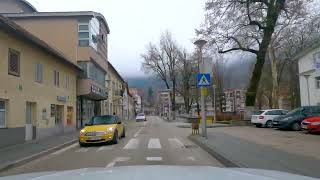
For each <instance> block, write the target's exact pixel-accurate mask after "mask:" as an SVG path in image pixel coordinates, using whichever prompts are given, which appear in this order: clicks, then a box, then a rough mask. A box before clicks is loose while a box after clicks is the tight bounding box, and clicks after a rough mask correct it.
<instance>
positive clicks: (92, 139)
mask: <svg viewBox="0 0 320 180" xmlns="http://www.w3.org/2000/svg"><path fill="white" fill-rule="evenodd" d="M89 140H91V141H98V140H101V137H89Z"/></svg>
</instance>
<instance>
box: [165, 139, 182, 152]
mask: <svg viewBox="0 0 320 180" xmlns="http://www.w3.org/2000/svg"><path fill="white" fill-rule="evenodd" d="M168 141H169V144H170V145H171V146H172V147H173V148H176V149H179V148H184V147H185V146H184V144H183V143H182V142H181V141H180V140H179V139H178V138H169V139H168Z"/></svg>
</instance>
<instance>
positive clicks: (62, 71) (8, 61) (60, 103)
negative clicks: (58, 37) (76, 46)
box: [0, 16, 82, 147]
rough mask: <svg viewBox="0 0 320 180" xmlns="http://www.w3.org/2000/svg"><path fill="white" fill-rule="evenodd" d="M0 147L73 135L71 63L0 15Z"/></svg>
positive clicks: (73, 73) (74, 74) (78, 70)
mask: <svg viewBox="0 0 320 180" xmlns="http://www.w3.org/2000/svg"><path fill="white" fill-rule="evenodd" d="M0 57H1V58H0V64H1V65H0V82H1V86H0V137H3V138H2V139H1V141H0V147H3V146H8V145H12V144H17V143H22V142H24V141H29V140H33V139H40V138H44V137H47V136H50V135H61V134H63V133H65V132H70V131H75V130H76V101H77V97H76V82H77V76H78V75H79V74H80V73H81V72H82V70H81V68H80V67H79V66H77V65H76V64H75V63H74V62H73V61H72V60H71V59H68V58H66V57H65V56H64V55H62V54H61V53H59V52H58V51H57V50H55V49H54V48H53V47H51V46H50V45H48V44H47V43H45V42H43V41H41V40H40V39H39V38H37V37H35V36H34V35H32V34H31V33H29V32H28V31H26V30H25V29H23V28H22V27H20V26H18V25H17V24H16V23H14V22H12V21H10V20H9V19H7V18H4V17H3V16H0Z"/></svg>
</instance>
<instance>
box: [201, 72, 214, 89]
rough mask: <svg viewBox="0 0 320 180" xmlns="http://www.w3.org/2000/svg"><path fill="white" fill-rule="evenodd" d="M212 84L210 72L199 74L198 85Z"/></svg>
mask: <svg viewBox="0 0 320 180" xmlns="http://www.w3.org/2000/svg"><path fill="white" fill-rule="evenodd" d="M210 85H211V77H210V74H198V87H207V86H210Z"/></svg>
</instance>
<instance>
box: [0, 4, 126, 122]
mask: <svg viewBox="0 0 320 180" xmlns="http://www.w3.org/2000/svg"><path fill="white" fill-rule="evenodd" d="M1 3H2V2H0V6H2V4H1ZM0 9H1V8H0ZM29 9H32V8H31V7H30V8H29ZM3 15H4V16H6V17H8V18H10V19H11V20H13V21H15V22H16V23H17V24H19V25H20V26H22V27H24V28H25V29H27V30H28V31H30V32H31V33H32V34H34V35H35V36H37V37H39V38H40V39H42V40H44V41H45V42H46V43H48V44H50V45H52V46H53V47H55V48H57V49H58V50H59V51H60V52H62V53H63V54H65V55H66V57H67V58H69V59H71V61H72V62H73V63H75V64H78V65H79V66H80V67H81V68H82V69H83V73H82V74H81V75H80V76H79V77H78V79H77V91H76V93H77V127H78V128H80V127H82V126H83V125H84V123H85V121H87V120H89V119H90V118H91V117H92V116H94V115H101V114H103V113H104V112H103V109H105V108H106V107H104V103H103V101H104V100H107V98H108V87H107V86H106V80H107V79H106V77H107V71H108V34H109V32H110V30H109V27H108V24H107V22H106V20H105V18H104V17H103V15H101V14H99V13H96V12H90V11H88V12H36V11H35V12H33V13H29V12H24V13H8V14H3ZM119 87H120V85H119ZM117 93H118V94H119V92H117ZM113 105H114V104H113Z"/></svg>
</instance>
